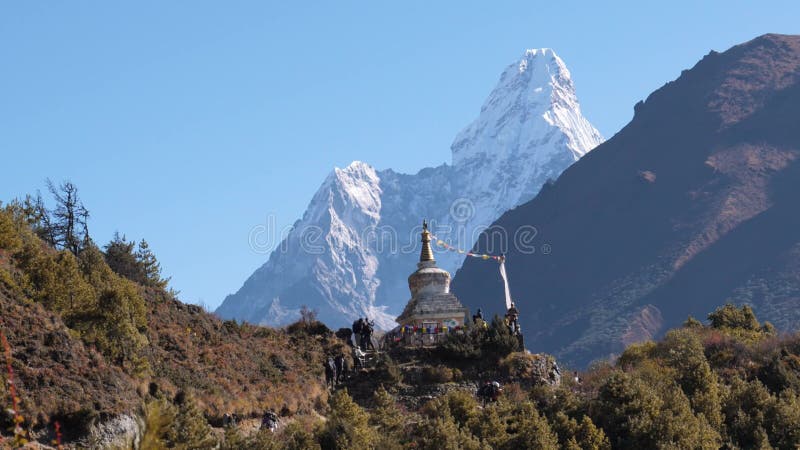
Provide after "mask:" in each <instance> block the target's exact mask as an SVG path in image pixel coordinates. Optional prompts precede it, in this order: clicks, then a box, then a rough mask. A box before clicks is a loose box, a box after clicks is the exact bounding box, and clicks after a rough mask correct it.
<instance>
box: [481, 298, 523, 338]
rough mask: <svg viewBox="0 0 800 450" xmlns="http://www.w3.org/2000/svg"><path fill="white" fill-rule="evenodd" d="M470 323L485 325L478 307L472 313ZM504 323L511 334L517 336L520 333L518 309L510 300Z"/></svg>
mask: <svg viewBox="0 0 800 450" xmlns="http://www.w3.org/2000/svg"><path fill="white" fill-rule="evenodd" d="M472 323H473V324H474V325H478V326H484V327H485V326H486V321H485V320H484V319H483V311H482V310H481V309H480V308H478V312H477V313H475V314H473V315H472ZM505 323H506V325H507V326H508V330H509V331H510V332H511V334H513V335H515V336H519V335H521V334H522V327H521V326H520V325H519V310H517V306H516V305H515V304H514V302H511V307H510V308H508V310H507V311H506V316H505Z"/></svg>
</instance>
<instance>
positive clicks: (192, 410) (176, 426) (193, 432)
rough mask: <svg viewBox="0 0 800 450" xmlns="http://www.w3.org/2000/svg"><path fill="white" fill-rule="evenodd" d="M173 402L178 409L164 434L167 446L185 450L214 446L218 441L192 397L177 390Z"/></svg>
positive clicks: (211, 447)
mask: <svg viewBox="0 0 800 450" xmlns="http://www.w3.org/2000/svg"><path fill="white" fill-rule="evenodd" d="M175 404H176V405H177V407H178V411H177V413H176V415H175V421H174V422H173V423H172V426H171V427H170V429H169V431H168V432H167V435H166V439H165V440H166V443H167V447H169V448H176V449H186V450H188V449H193V450H194V449H197V450H200V449H214V448H216V447H217V445H218V443H217V440H216V438H215V437H214V433H213V431H212V430H211V426H209V424H208V422H207V421H206V419H205V417H203V414H202V413H201V412H200V410H199V409H198V408H197V405H196V404H195V402H194V401H193V400H192V398H191V397H189V396H187V395H186V394H185V393H184V392H182V391H181V392H178V394H177V395H176V396H175Z"/></svg>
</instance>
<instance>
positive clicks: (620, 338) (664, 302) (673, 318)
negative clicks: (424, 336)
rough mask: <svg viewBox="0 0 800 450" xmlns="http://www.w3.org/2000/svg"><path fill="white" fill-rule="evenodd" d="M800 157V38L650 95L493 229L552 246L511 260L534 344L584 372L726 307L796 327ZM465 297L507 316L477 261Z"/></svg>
mask: <svg viewBox="0 0 800 450" xmlns="http://www.w3.org/2000/svg"><path fill="white" fill-rule="evenodd" d="M798 156H800V37H797V36H781V35H765V36H761V37H759V38H757V39H754V40H752V41H750V42H747V43H745V44H742V45H738V46H735V47H733V48H731V49H729V50H728V51H726V52H724V53H716V52H711V53H710V54H709V55H707V56H705V57H704V58H703V59H702V60H701V61H700V62H699V63H697V65H695V67H693V68H692V69H691V70H687V71H684V72H683V73H682V74H681V76H680V77H679V78H678V79H677V80H675V81H673V82H670V83H668V84H666V85H665V86H664V87H662V88H661V89H659V90H657V91H655V92H654V93H652V94H651V95H650V96H649V97H648V98H647V100H646V101H645V102H644V103H639V104H637V105H636V107H635V115H634V118H633V120H632V121H631V122H630V123H629V124H628V125H627V126H626V127H625V128H623V129H622V130H621V131H620V132H619V133H618V134H617V135H616V136H614V137H613V138H612V139H610V140H609V141H607V142H606V143H604V144H602V145H600V146H599V147H598V148H597V149H595V150H594V151H592V152H591V153H589V154H588V155H587V156H586V157H584V158H583V159H581V160H580V161H579V162H578V163H576V164H575V165H574V166H572V167H571V168H570V169H568V170H567V171H566V172H565V173H564V174H563V175H562V176H561V177H560V178H559V179H558V180H557V182H556V183H554V184H553V185H551V186H549V187H547V188H546V189H544V190H543V191H542V193H540V194H539V196H538V197H537V198H535V199H534V200H532V201H531V202H529V203H527V204H525V205H522V206H520V207H519V208H517V209H515V210H513V211H510V212H508V213H507V214H505V215H504V216H503V217H501V218H500V219H499V220H498V221H497V222H496V223H495V225H496V226H501V227H504V228H505V229H506V230H507V231H508V233H507V234H508V235H509V236H514V232H515V230H517V229H519V227H521V226H523V225H534V226H536V227H537V229H538V235H537V236H536V241H537V243H538V244H544V243H547V244H550V245H551V248H552V252H551V254H549V255H544V254H541V253H535V254H523V253H522V252H521V251H519V249H515V248H514V246H513V245H512V246H511V248H510V250H509V254H508V256H507V257H508V272H509V277H510V281H511V287H512V293H513V294H514V295H515V296H516V297H517V300H518V303H519V305H520V309H521V312H522V324H523V327H524V331H525V335H526V339H527V341H526V342H527V345H528V347H529V348H531V349H534V350H536V351H546V352H553V353H555V354H557V355H558V356H560V357H562V358H565V359H566V360H568V361H569V362H572V363H577V364H586V363H588V362H589V361H591V360H592V359H594V358H597V357H601V356H604V355H608V354H610V353H616V352H618V351H620V350H621V349H622V348H623V346H624V344H626V343H630V342H634V341H638V340H642V339H647V338H650V337H652V336H654V335H658V334H659V333H661V332H663V330H665V329H667V328H670V327H674V326H675V325H677V324H678V323H679V322H680V321H682V320H684V319H685V318H686V316H687V315H688V314H696V315H702V313H703V312H705V311H709V310H711V309H713V306H714V305H718V304H721V303H724V302H725V301H727V300H732V301H735V302H747V303H750V304H752V305H753V306H754V308H755V309H756V310H757V311H758V312H759V314H760V315H761V316H762V317H764V318H765V319H767V320H770V321H773V322H775V323H776V325H778V326H779V327H780V328H783V329H797V328H798V325H799V324H800V310H799V309H798V308H797V305H798V304H799V303H798V299H800V273H798V271H797V268H798V267H799V266H800V259H799V258H798V256H800V245H799V243H800V227H798V225H800V212H798V208H797V207H796V204H797V201H796V200H795V196H796V195H797V194H796V193H797V192H800V173H798V171H800V166H798V162H797V159H798ZM486 239H487V238H486V237H483V238H482V239H481V240H480V241H479V243H478V244H477V245H476V247H477V249H478V250H482V249H483V248H486V246H487V244H488V243H487V242H486ZM494 244H495V245H497V244H498V243H494ZM495 248H498V247H495ZM454 289H455V291H456V293H457V294H458V295H459V297H460V298H461V299H462V300H463V301H464V302H465V303H466V304H467V305H469V306H470V307H471V308H472V309H473V310H474V309H475V308H477V307H479V306H483V307H484V309H486V308H488V309H489V310H490V311H492V312H499V309H500V308H502V301H501V296H502V287H501V284H500V280H499V277H496V276H495V275H493V270H490V269H488V268H487V267H486V263H485V262H482V261H477V262H476V261H471V260H468V261H467V263H466V264H465V265H464V267H463V268H462V269H461V270H460V271H459V272H458V274H457V276H456V279H455V282H454Z"/></svg>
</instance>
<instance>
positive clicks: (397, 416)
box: [369, 386, 405, 441]
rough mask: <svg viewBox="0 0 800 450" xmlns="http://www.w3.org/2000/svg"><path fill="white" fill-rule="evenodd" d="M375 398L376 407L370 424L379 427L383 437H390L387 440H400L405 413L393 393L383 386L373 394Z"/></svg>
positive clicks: (371, 415)
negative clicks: (398, 405)
mask: <svg viewBox="0 0 800 450" xmlns="http://www.w3.org/2000/svg"><path fill="white" fill-rule="evenodd" d="M373 400H374V401H375V408H374V409H373V410H372V413H371V414H370V419H369V422H370V424H371V425H372V426H374V427H375V428H377V430H378V432H379V433H380V435H381V436H382V437H386V438H389V439H387V440H392V439H394V440H396V441H397V440H400V433H401V432H402V431H403V426H404V424H405V423H404V415H403V413H402V411H400V408H398V407H397V403H396V402H395V400H394V398H393V397H392V395H391V394H389V392H387V391H386V389H384V388H383V386H381V387H379V388H378V389H377V390H376V391H375V393H374V394H373Z"/></svg>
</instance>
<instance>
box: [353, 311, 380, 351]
mask: <svg viewBox="0 0 800 450" xmlns="http://www.w3.org/2000/svg"><path fill="white" fill-rule="evenodd" d="M374 331H375V322H373V321H371V320H369V318H367V317H359V319H358V320H356V321H355V322H353V334H354V335H355V338H356V342H357V343H358V344H357V345H358V346H359V347H361V349H362V350H364V351H367V350H368V349H369V348H372V349H373V350H375V345H374V344H373V343H372V333H373V332H374Z"/></svg>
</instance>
